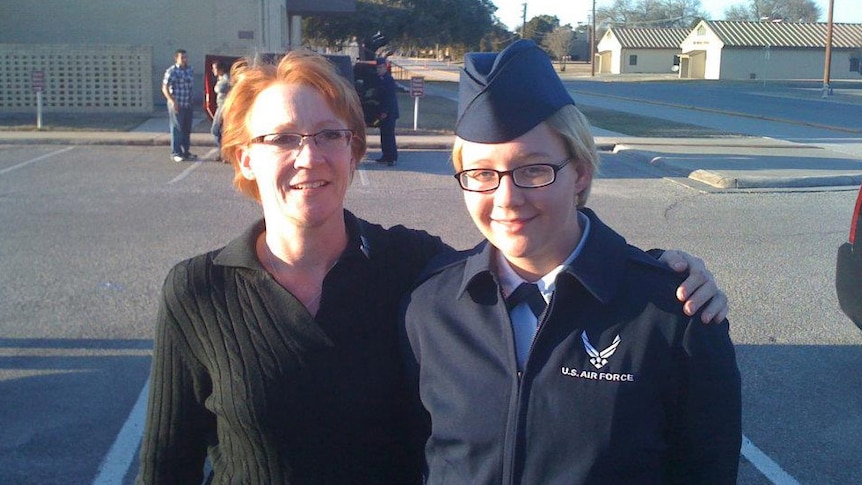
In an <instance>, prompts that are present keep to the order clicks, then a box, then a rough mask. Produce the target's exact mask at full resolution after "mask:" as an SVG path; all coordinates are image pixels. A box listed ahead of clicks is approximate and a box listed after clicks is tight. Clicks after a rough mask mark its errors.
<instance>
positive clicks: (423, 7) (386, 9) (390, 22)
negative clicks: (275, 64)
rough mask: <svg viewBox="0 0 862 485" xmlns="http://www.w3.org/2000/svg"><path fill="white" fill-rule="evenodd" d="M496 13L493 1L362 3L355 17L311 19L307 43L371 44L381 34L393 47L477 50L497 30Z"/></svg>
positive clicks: (392, 0)
mask: <svg viewBox="0 0 862 485" xmlns="http://www.w3.org/2000/svg"><path fill="white" fill-rule="evenodd" d="M496 10H497V7H495V6H494V4H493V3H492V2H491V0H357V2H356V12H354V13H352V14H350V15H320V16H310V17H306V18H304V19H303V27H304V32H305V37H306V38H307V39H309V40H311V41H312V42H314V43H316V44H329V45H338V44H341V43H343V42H345V41H346V39H349V38H351V37H356V38H358V39H370V38H371V36H372V35H373V34H374V33H376V32H378V31H379V32H383V33H384V34H385V35H386V36H387V37H388V38H389V40H390V45H392V46H393V47H394V46H400V47H409V46H424V47H438V46H440V45H446V46H455V45H457V46H462V47H463V48H464V49H477V48H478V47H479V45H480V42H481V41H482V39H483V37H484V36H485V35H486V34H487V33H489V32H492V31H493V30H494V26H495V22H496V19H495V17H494V12H495V11H496Z"/></svg>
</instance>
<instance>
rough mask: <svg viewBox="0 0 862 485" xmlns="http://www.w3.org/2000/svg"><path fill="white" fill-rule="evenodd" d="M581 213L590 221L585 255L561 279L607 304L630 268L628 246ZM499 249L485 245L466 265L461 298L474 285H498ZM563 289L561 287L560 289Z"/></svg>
mask: <svg viewBox="0 0 862 485" xmlns="http://www.w3.org/2000/svg"><path fill="white" fill-rule="evenodd" d="M581 212H583V213H584V215H586V216H587V217H588V218H589V219H590V232H589V234H587V240H586V241H585V244H584V247H583V249H582V250H581V253H580V254H579V255H578V257H577V258H575V260H574V261H572V262H571V263H570V264H569V265H567V266H566V268H565V269H564V270H563V271H562V272H561V273H560V276H558V277H557V279H558V281H559V279H560V278H562V277H563V275H566V277H571V278H574V279H575V280H577V281H578V282H579V283H580V284H581V285H582V286H583V287H584V288H585V289H586V290H587V291H589V292H590V294H591V295H593V297H594V298H596V299H597V300H599V301H600V302H602V303H603V304H607V303H609V302H610V301H611V300H613V298H614V296H615V295H616V292H617V288H618V287H619V285H620V282H621V281H622V279H623V276H624V273H625V267H626V264H627V263H626V259H627V252H628V244H627V243H626V240H625V239H624V238H623V237H622V236H620V235H619V234H617V233H616V232H615V231H614V230H613V229H611V228H609V227H608V226H606V225H605V224H604V223H603V222H602V221H601V220H600V219H599V217H598V216H597V215H596V214H595V212H593V211H592V210H590V209H587V208H583V209H581ZM495 251H496V248H494V246H492V245H491V244H489V243H488V241H482V242H481V243H480V244H479V245H478V246H476V248H474V250H473V254H472V255H471V256H469V257H468V258H467V260H466V262H465V264H464V276H463V279H462V280H461V285H460V287H459V288H458V294H459V296H460V295H462V294H463V293H464V292H465V291H466V290H467V289H468V288H469V287H470V286H471V285H474V284H481V283H482V282H487V283H493V284H498V282H497V277H496V274H495V266H496V265H495V263H494V252H495ZM558 288H559V286H558Z"/></svg>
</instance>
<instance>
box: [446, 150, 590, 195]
mask: <svg viewBox="0 0 862 485" xmlns="http://www.w3.org/2000/svg"><path fill="white" fill-rule="evenodd" d="M572 159H573V157H570V158H567V159H565V160H563V161H562V162H560V164H559V165H554V164H551V163H534V164H532V165H524V166H523V167H518V168H516V169H512V170H506V171H504V172H500V171H499V170H492V169H490V168H471V169H469V170H462V171H460V172H458V173H456V174H455V179H456V180H457V181H458V184H459V185H461V188H462V189H464V190H466V191H469V192H491V191H492V190H497V187H499V186H500V180H501V179H502V178H503V175H509V176H511V177H512V182H514V184H515V186H516V187H520V188H522V189H538V188H539V187H544V186H546V185H551V184H552V183H554V181H555V180H557V172H559V171H560V169H561V168H563V167H565V166H566V164H568V163H569V162H571V161H572Z"/></svg>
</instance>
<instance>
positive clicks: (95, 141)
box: [0, 69, 862, 190]
mask: <svg viewBox="0 0 862 485" xmlns="http://www.w3.org/2000/svg"><path fill="white" fill-rule="evenodd" d="M572 71H574V69H572V70H571V71H570V73H567V74H569V75H575V73H574V72H572ZM425 74H426V75H427V76H428V77H429V78H433V77H443V76H447V75H448V76H450V77H451V73H449V72H446V71H436V72H434V73H433V74H432V73H431V72H428V73H425ZM858 92H859V91H855V92H854V94H855V93H858ZM776 93H778V94H776V95H786V96H799V95H800V93H799V92H798V91H794V90H792V89H787V90H784V89H778V90H776ZM806 95H810V93H806ZM854 97H855V98H856V101H857V102H858V101H859V98H860V97H859V96H854ZM201 121H202V120H195V126H197V125H198V123H201ZM201 124H203V123H201ZM594 135H595V137H596V142H597V144H598V145H599V147H600V150H601V151H602V152H604V153H612V154H613V156H607V157H605V158H606V161H608V162H612V161H613V159H614V157H617V156H620V157H625V158H626V159H628V160H634V161H637V162H641V163H645V164H649V165H651V166H655V167H659V168H661V169H662V170H663V171H665V172H667V173H669V174H672V175H671V176H674V177H679V178H680V179H682V180H683V181H684V182H685V183H687V184H690V185H692V186H694V187H696V188H699V189H704V190H732V189H747V190H768V189H794V188H805V187H808V188H811V187H818V188H823V189H826V188H838V189H851V188H855V187H857V186H858V185H859V184H860V183H862V156H860V155H859V154H858V153H856V152H853V151H850V152H847V151H841V152H839V151H835V150H833V149H830V147H829V146H817V145H814V144H802V143H793V142H787V141H781V140H776V139H771V138H757V137H738V138H638V137H631V136H627V135H623V134H620V133H614V132H611V131H607V130H602V129H599V128H596V129H594ZM367 139H368V148H369V149H370V150H378V149H379V148H380V142H379V137H378V136H377V134H376V132H374V131H373V130H372V131H371V132H370V133H369V134H368V138H367ZM452 141H453V136H452V135H447V134H434V133H428V132H421V131H420V132H416V134H411V133H410V130H408V129H399V131H398V147H399V149H402V150H449V149H450V148H451V146H452ZM857 141H858V140H857ZM0 144H15V145H27V144H32V145H44V144H61V145H131V146H168V145H169V144H170V135H169V134H168V131H167V123H166V120H165V119H164V116H162V113H161V112H154V113H153V115H152V116H151V117H150V119H148V120H146V121H145V122H143V123H142V124H140V125H139V126H137V127H136V128H134V129H133V130H131V131H129V132H111V131H98V132H96V131H68V132H63V131H41V132H37V131H0ZM192 146H193V147H200V148H201V149H203V148H205V147H210V148H211V149H212V150H214V147H215V144H214V142H213V138H212V136H211V135H210V134H209V133H208V130H203V129H198V130H195V132H193V133H192ZM836 150H841V148H840V147H836Z"/></svg>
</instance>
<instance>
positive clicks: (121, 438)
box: [93, 377, 150, 485]
mask: <svg viewBox="0 0 862 485" xmlns="http://www.w3.org/2000/svg"><path fill="white" fill-rule="evenodd" d="M149 388H150V378H149V377H147V382H146V384H144V388H143V389H141V394H140V395H138V400H137V402H135V405H134V406H133V407H132V412H130V413H129V417H128V418H126V422H125V424H123V427H122V429H120V432H119V433H118V434H117V439H115V440H114V444H113V445H111V449H110V450H108V454H107V455H105V458H104V459H102V463H101V464H100V465H99V470H98V474H97V475H96V478H95V479H94V480H93V485H116V484H118V483H123V477H125V476H126V473H128V471H129V467H130V466H131V465H132V462H133V461H134V460H135V453H136V452H137V451H138V445H139V444H140V442H141V436H143V434H144V421H145V420H146V412H147V395H148V393H149Z"/></svg>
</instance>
